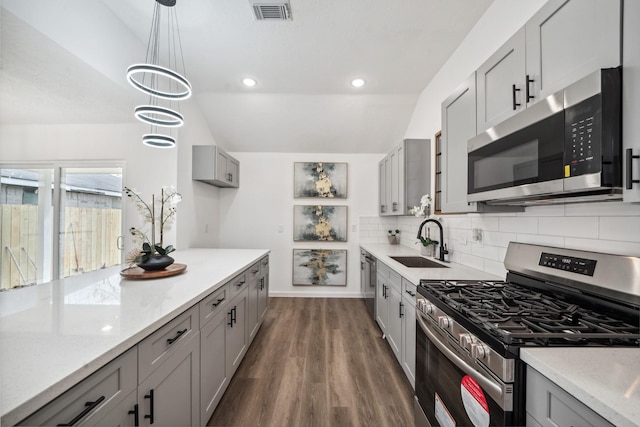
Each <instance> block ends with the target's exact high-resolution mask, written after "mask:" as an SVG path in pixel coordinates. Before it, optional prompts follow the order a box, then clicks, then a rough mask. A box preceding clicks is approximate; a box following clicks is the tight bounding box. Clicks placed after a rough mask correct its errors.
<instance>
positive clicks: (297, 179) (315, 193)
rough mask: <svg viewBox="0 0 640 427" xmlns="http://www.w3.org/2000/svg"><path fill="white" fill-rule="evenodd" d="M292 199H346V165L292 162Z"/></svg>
mask: <svg viewBox="0 0 640 427" xmlns="http://www.w3.org/2000/svg"><path fill="white" fill-rule="evenodd" d="M293 197H294V198H322V199H346V198H347V163H334V162H294V164H293Z"/></svg>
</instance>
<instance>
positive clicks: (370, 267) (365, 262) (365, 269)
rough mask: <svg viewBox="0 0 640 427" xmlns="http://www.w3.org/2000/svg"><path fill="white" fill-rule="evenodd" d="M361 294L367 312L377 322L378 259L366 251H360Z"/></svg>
mask: <svg viewBox="0 0 640 427" xmlns="http://www.w3.org/2000/svg"><path fill="white" fill-rule="evenodd" d="M360 292H361V293H362V295H363V298H364V302H365V305H366V306H367V311H368V312H369V314H370V315H371V318H372V319H373V320H376V294H377V293H376V259H375V258H374V257H373V256H372V255H371V254H370V253H369V252H367V251H365V250H364V249H360Z"/></svg>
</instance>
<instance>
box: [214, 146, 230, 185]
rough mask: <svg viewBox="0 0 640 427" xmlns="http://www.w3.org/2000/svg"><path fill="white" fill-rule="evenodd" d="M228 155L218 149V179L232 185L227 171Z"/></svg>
mask: <svg viewBox="0 0 640 427" xmlns="http://www.w3.org/2000/svg"><path fill="white" fill-rule="evenodd" d="M228 160H229V157H228V156H227V153H225V152H224V151H222V150H220V149H218V150H217V151H216V179H217V180H218V181H221V182H225V183H230V182H231V180H230V179H229V172H228V171H227V162H228Z"/></svg>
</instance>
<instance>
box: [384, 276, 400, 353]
mask: <svg viewBox="0 0 640 427" xmlns="http://www.w3.org/2000/svg"><path fill="white" fill-rule="evenodd" d="M401 286H402V285H401V277H400V275H399V274H398V273H396V272H395V271H393V270H391V271H390V273H389V287H388V289H387V294H388V298H387V301H388V303H389V306H388V309H389V320H388V323H387V341H388V342H389V346H390V347H391V350H393V353H394V354H395V355H396V359H398V362H400V361H401V360H402V316H403V307H402V294H401V293H400V288H401Z"/></svg>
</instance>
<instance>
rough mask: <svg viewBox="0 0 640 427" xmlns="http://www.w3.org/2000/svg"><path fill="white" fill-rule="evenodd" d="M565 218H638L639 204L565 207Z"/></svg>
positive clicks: (604, 203)
mask: <svg viewBox="0 0 640 427" xmlns="http://www.w3.org/2000/svg"><path fill="white" fill-rule="evenodd" d="M565 212H566V216H640V204H635V203H623V202H603V203H576V204H571V205H567V206H566V207H565Z"/></svg>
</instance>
